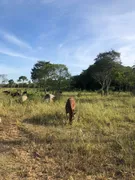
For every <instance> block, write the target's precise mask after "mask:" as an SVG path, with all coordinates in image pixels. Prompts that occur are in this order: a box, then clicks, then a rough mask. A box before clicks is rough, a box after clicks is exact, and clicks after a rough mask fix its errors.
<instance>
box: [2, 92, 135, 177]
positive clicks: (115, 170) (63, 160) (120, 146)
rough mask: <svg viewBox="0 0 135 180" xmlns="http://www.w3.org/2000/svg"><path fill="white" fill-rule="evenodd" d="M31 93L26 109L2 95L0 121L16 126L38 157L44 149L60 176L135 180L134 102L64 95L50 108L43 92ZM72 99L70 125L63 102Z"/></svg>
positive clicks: (125, 98) (131, 99)
mask: <svg viewBox="0 0 135 180" xmlns="http://www.w3.org/2000/svg"><path fill="white" fill-rule="evenodd" d="M29 93H30V94H31V96H29V100H28V101H26V102H25V103H22V104H20V103H19V102H18V101H17V100H15V99H12V98H10V97H7V96H3V95H2V93H1V100H0V117H2V118H4V119H6V118H8V119H10V120H12V121H14V122H16V124H17V125H18V127H19V128H20V129H21V131H23V132H25V133H26V134H27V135H28V136H29V138H30V139H31V140H32V141H33V142H35V146H36V148H37V149H38V151H39V152H40V147H41V144H42V147H43V148H44V149H45V150H46V152H44V153H43V154H44V156H46V155H48V156H51V157H52V158H53V159H54V160H55V162H56V163H57V165H58V169H59V171H58V173H57V176H58V174H59V176H60V177H61V178H64V179H70V178H73V179H82V178H83V179H90V178H91V179H96V178H97V179H103V178H114V179H132V178H135V174H134V172H135V146H134V145H135V98H134V97H131V96H130V94H126V93H122V94H120V95H117V94H115V95H109V96H108V97H101V96H100V95H98V94H96V93H91V92H89V93H86V92H83V93H81V94H79V95H78V92H71V93H68V92H65V93H63V96H62V97H61V99H60V100H59V101H56V102H54V103H50V104H48V103H46V102H43V99H42V97H43V95H41V94H40V93H39V94H38V95H36V94H35V95H32V92H29ZM33 94H34V93H33ZM71 95H72V96H74V97H75V99H76V103H77V107H76V112H77V113H76V116H75V118H74V120H73V125H72V126H70V125H68V122H67V120H66V116H65V102H66V100H67V98H68V97H69V96H71ZM65 122H67V124H66V123H65ZM48 144H49V145H50V146H48ZM55 178H56V177H55Z"/></svg>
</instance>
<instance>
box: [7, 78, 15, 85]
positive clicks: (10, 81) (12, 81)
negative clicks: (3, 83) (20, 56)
mask: <svg viewBox="0 0 135 180" xmlns="http://www.w3.org/2000/svg"><path fill="white" fill-rule="evenodd" d="M8 84H9V86H10V87H12V86H13V85H14V84H15V82H14V80H13V79H10V80H9V81H8Z"/></svg>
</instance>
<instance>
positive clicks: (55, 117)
mask: <svg viewBox="0 0 135 180" xmlns="http://www.w3.org/2000/svg"><path fill="white" fill-rule="evenodd" d="M65 121H66V116H64V114H61V113H55V114H42V115H36V116H33V117H32V118H30V119H24V120H23V123H28V124H35V125H44V126H55V127H56V126H63V125H64V124H65Z"/></svg>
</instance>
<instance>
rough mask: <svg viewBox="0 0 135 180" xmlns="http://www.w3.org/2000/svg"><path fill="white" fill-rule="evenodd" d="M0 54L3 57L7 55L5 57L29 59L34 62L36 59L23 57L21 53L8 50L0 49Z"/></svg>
mask: <svg viewBox="0 0 135 180" xmlns="http://www.w3.org/2000/svg"><path fill="white" fill-rule="evenodd" d="M0 54H4V55H7V56H12V57H19V58H24V59H30V60H34V61H35V60H36V59H38V58H36V57H31V56H25V55H24V54H21V53H17V52H14V51H12V50H10V49H8V48H2V47H0Z"/></svg>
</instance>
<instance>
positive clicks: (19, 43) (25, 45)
mask: <svg viewBox="0 0 135 180" xmlns="http://www.w3.org/2000/svg"><path fill="white" fill-rule="evenodd" d="M1 34H2V36H3V38H4V39H5V40H6V41H8V42H10V43H12V44H15V45H16V46H19V47H20V48H27V49H32V48H31V46H30V45H29V44H28V43H26V42H24V41H22V40H20V39H19V38H18V37H16V36H15V35H13V34H9V33H7V32H2V31H1Z"/></svg>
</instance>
